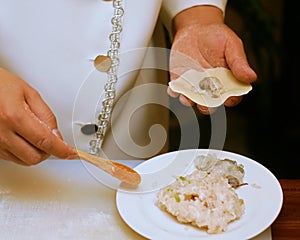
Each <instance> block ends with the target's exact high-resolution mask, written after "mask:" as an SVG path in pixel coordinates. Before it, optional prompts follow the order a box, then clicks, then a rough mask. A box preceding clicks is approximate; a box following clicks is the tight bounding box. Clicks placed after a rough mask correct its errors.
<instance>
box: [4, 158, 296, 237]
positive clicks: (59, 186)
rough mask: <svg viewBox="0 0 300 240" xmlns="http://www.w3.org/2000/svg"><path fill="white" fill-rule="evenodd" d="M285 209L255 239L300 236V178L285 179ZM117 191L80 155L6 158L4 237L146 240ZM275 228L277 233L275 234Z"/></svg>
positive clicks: (283, 186) (283, 184) (281, 181)
mask: <svg viewBox="0 0 300 240" xmlns="http://www.w3.org/2000/svg"><path fill="white" fill-rule="evenodd" d="M280 183H281V185H282V188H283V192H284V202H283V207H282V210H281V212H280V214H279V216H278V218H277V219H276V220H275V222H274V223H273V224H272V226H271V228H268V229H267V230H266V231H265V232H264V233H263V234H261V235H260V236H257V237H255V238H254V239H252V240H269V239H272V240H290V239H293V240H294V239H298V238H299V236H300V212H299V203H300V179H298V180H280ZM115 194H116V191H115V190H114V189H111V188H109V187H107V186H104V185H103V184H101V183H99V181H97V180H96V179H95V177H93V176H92V174H91V172H89V171H88V170H87V168H86V166H84V164H83V163H82V162H81V161H80V160H78V161H77V160H75V161H74V160H73V161H61V160H55V159H53V160H49V161H45V162H43V163H41V164H39V165H38V166H34V167H30V168H26V167H25V168H24V167H22V166H19V165H16V164H13V163H10V162H7V161H0V233H1V237H2V238H1V239H11V240H19V239H20V240H21V239H22V240H27V239H30V240H35V239H40V236H41V234H42V235H43V240H48V239H49V240H53V239H60V240H62V239H63V240H65V239H72V240H77V239H78V240H91V239H95V236H97V238H98V237H99V236H101V239H102V240H106V239H107V240H112V239H118V240H122V239H124V240H125V239H126V240H130V239H134V240H139V239H141V240H145V238H143V237H142V236H140V235H139V234H137V233H136V232H134V231H133V230H131V228H129V227H128V226H127V225H126V223H124V221H123V220H122V219H121V218H120V216H119V214H118V211H117V209H116V205H115ZM271 231H272V238H271V236H270V235H271Z"/></svg>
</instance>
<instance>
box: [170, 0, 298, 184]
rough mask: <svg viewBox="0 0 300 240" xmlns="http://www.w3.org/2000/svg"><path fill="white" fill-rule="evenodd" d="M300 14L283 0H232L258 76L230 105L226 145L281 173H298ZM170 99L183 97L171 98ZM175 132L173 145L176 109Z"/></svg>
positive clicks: (204, 136) (205, 139)
mask: <svg viewBox="0 0 300 240" xmlns="http://www.w3.org/2000/svg"><path fill="white" fill-rule="evenodd" d="M298 14H299V13H298V10H297V8H296V7H295V6H294V4H291V3H290V2H288V1H284V0H243V1H241V0H228V5H227V12H226V17H225V21H226V23H227V24H228V25H229V26H230V27H231V28H232V29H233V30H235V31H236V33H237V34H238V35H239V36H240V37H241V39H242V40H243V42H244V45H245V49H246V52H247V56H248V58H249V62H250V65H251V66H252V67H253V68H254V70H255V71H256V72H257V74H258V80H257V81H256V82H255V83H254V84H253V90H252V91H251V92H250V93H249V94H247V95H246V96H245V97H244V99H243V101H242V102H241V103H240V104H239V105H238V106H237V107H234V108H226V117H227V135H226V141H225V146H224V150H228V151H232V152H236V153H239V154H242V155H245V156H247V157H250V158H252V159H254V160H256V161H258V162H260V163H261V164H263V165H264V166H266V167H267V168H268V169H269V170H271V171H272V172H273V174H274V175H275V176H276V177H278V178H299V170H298V167H296V164H297V162H298V160H299V159H300V157H299V153H298V152H299V151H300V124H299V123H300V117H299V105H298V104H299V97H300V94H299V91H300V77H299V74H300V64H299V60H298V59H299V58H300V50H299V45H300V39H299V33H298V30H299V26H298V25H297V22H298V18H299V16H298ZM171 104H178V103H177V102H175V101H174V100H173V99H171ZM177 107H178V108H181V106H179V105H178V106H177ZM195 112H197V111H196V110H195ZM197 114H198V119H199V126H200V131H201V138H200V142H199V148H207V147H208V146H209V141H210V121H211V120H210V117H209V116H203V115H200V114H199V113H197ZM187 122H188V121H187ZM170 138H171V146H170V148H171V149H170V150H177V149H178V146H179V142H180V128H178V122H177V120H176V117H174V116H172V114H171V131H170ZM186 148H189V146H186ZM298 164H299V163H298ZM298 164H297V165H298Z"/></svg>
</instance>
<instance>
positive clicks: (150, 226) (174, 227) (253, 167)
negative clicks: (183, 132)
mask: <svg viewBox="0 0 300 240" xmlns="http://www.w3.org/2000/svg"><path fill="white" fill-rule="evenodd" d="M207 153H213V154H216V155H217V157H218V158H219V159H224V158H228V159H232V160H235V161H237V162H238V163H241V164H243V165H244V167H245V177H244V182H247V183H248V185H246V186H243V187H240V188H239V189H237V193H238V195H239V197H240V198H242V199H244V201H245V214H244V215H243V216H242V218H241V219H239V220H237V221H235V222H232V223H230V224H229V226H228V229H227V230H226V232H224V233H221V234H213V235H212V234H207V233H206V232H205V231H202V230H199V229H198V228H195V227H192V226H189V225H185V224H180V223H178V222H177V221H176V220H175V219H174V218H173V217H171V216H170V215H168V214H167V213H165V212H163V211H161V210H160V209H159V208H158V207H157V206H156V204H155V202H156V193H157V190H156V191H153V192H148V193H140V194H139V193H130V192H124V191H117V194H116V204H117V208H118V211H119V213H120V215H121V217H122V218H123V220H124V221H125V222H126V223H127V224H128V226H129V227H131V228H132V229H133V230H134V231H136V232H137V233H139V234H141V235H142V236H144V237H145V238H148V239H153V240H162V239H172V240H184V239H189V240H193V239H195V240H196V239H197V240H199V239H207V240H208V239H209V240H211V239H216V240H221V239H228V240H232V239H239V240H246V239H251V238H253V237H255V236H257V235H258V234H260V233H262V232H263V231H264V230H266V229H267V228H268V227H269V226H270V225H271V224H272V223H273V221H274V220H275V219H276V217H277V216H278V214H279V212H280V210H281V207H282V203H283V193H282V189H281V186H280V184H279V182H278V180H277V179H276V177H275V176H274V175H273V174H272V173H271V172H270V171H269V170H268V169H267V168H265V167H264V166H262V165H261V164H259V163H258V162H256V161H254V160H252V159H250V158H247V157H244V156H241V155H238V154H236V153H231V152H226V151H220V150H211V149H210V150H204V149H188V150H182V151H175V152H170V153H166V154H163V155H160V156H157V157H154V158H152V159H150V160H147V161H145V162H144V163H142V164H140V165H138V166H137V167H136V168H135V170H137V171H138V172H139V173H142V174H143V173H150V172H153V171H158V170H159V169H160V167H161V165H162V163H165V162H169V161H173V160H174V157H175V156H176V155H179V156H180V158H177V160H176V161H180V159H182V157H185V158H194V157H195V156H196V155H200V154H205V155H206V154H207ZM175 158H176V157H175ZM193 170H194V166H193V165H192V166H191V167H190V169H189V170H188V172H185V173H183V174H187V173H189V172H191V171H193ZM174 181H175V179H174Z"/></svg>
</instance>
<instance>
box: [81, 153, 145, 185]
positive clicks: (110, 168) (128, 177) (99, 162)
mask: <svg viewBox="0 0 300 240" xmlns="http://www.w3.org/2000/svg"><path fill="white" fill-rule="evenodd" d="M77 153H78V156H79V158H80V159H82V160H84V161H87V162H89V163H91V164H93V165H95V166H96V167H98V168H100V169H102V170H103V171H105V172H107V173H108V174H110V175H112V176H113V177H115V178H117V179H119V180H121V181H122V182H126V183H128V184H131V185H138V184H139V183H140V182H141V176H140V175H139V174H138V173H137V172H136V171H135V170H133V169H132V168H130V167H128V166H126V165H123V164H121V163H117V162H114V161H111V160H108V159H104V158H101V157H98V156H94V155H92V154H89V153H86V152H83V151H81V150H77Z"/></svg>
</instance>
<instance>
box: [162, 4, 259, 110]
mask: <svg viewBox="0 0 300 240" xmlns="http://www.w3.org/2000/svg"><path fill="white" fill-rule="evenodd" d="M174 27H175V35H174V40H173V44H172V48H171V54H170V78H171V79H170V80H171V81H172V80H174V79H176V78H178V77H179V76H180V75H182V74H183V73H184V72H186V71H188V70H190V69H195V70H198V71H201V70H202V71H203V69H206V68H212V67H226V68H228V69H230V70H231V71H232V73H233V75H234V76H235V77H236V78H237V79H238V80H240V81H243V82H247V83H251V82H254V81H255V80H256V78H257V76H256V73H255V72H254V71H253V70H252V69H251V67H250V66H249V64H248V61H247V57H246V54H245V50H244V47H243V42H242V41H241V39H240V38H239V37H238V36H237V35H236V34H235V33H234V32H233V31H232V30H231V29H230V28H229V27H228V26H227V25H226V24H224V22H223V13H222V11H221V10H219V9H218V8H216V7H213V6H199V7H193V8H190V9H187V10H185V11H183V12H181V13H179V14H178V15H177V16H176V17H175V19H174ZM168 94H169V95H170V96H171V97H178V96H179V100H180V102H181V103H182V104H184V105H186V106H193V105H194V104H195V103H194V102H192V101H191V100H190V99H188V98H187V97H185V96H183V95H179V94H178V93H175V92H173V91H172V90H171V89H170V88H168ZM241 100H242V96H234V97H230V98H228V99H227V100H226V101H225V102H224V105H225V106H227V107H233V106H235V105H237V104H238V103H240V101H241ZM197 108H198V109H199V111H200V112H202V113H203V114H211V113H213V112H214V111H215V108H208V107H205V106H201V105H197Z"/></svg>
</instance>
